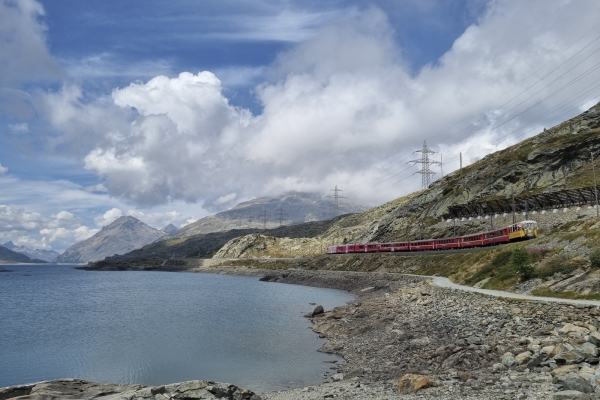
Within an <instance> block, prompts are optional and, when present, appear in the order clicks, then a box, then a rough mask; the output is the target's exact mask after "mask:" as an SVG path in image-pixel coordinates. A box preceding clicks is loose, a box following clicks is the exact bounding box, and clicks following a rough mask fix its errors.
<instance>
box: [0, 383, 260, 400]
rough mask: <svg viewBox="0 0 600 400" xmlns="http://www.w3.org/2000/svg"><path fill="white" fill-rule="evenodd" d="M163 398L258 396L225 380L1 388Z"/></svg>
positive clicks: (239, 399) (51, 395)
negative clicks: (159, 384) (165, 383)
mask: <svg viewBox="0 0 600 400" xmlns="http://www.w3.org/2000/svg"><path fill="white" fill-rule="evenodd" d="M100 398H101V399H102V400H117V399H118V400H125V399H127V400H138V399H139V400H141V399H144V400H166V399H187V400H194V399H228V400H260V399H261V397H260V396H258V395H256V394H254V392H251V391H249V390H246V389H243V388H239V387H237V386H235V385H230V384H228V383H220V382H212V381H188V382H182V383H173V384H170V385H164V386H144V385H115V384H103V383H97V382H89V381H84V380H81V379H58V380H54V381H44V382H38V383H32V384H28V385H20V386H10V387H7V388H0V400H5V399H18V400H25V399H27V400H42V399H44V400H47V399H81V400H90V399H100Z"/></svg>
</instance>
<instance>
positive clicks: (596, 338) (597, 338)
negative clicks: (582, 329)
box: [588, 331, 600, 346]
mask: <svg viewBox="0 0 600 400" xmlns="http://www.w3.org/2000/svg"><path fill="white" fill-rule="evenodd" d="M588 342H590V343H591V344H593V345H594V346H598V345H599V344H600V332H598V331H592V332H590V334H589V336H588Z"/></svg>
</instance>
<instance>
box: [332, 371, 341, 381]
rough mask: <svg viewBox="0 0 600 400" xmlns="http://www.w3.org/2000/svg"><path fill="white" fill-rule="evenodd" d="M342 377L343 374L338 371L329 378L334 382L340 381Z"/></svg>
mask: <svg viewBox="0 0 600 400" xmlns="http://www.w3.org/2000/svg"><path fill="white" fill-rule="evenodd" d="M342 379H344V375H343V374H339V373H338V374H333V375H331V380H332V381H334V382H337V381H341V380H342Z"/></svg>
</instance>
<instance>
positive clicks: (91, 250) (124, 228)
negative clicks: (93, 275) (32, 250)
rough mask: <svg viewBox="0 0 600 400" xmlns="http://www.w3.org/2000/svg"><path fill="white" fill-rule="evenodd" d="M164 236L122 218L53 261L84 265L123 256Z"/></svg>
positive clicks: (130, 218)
mask: <svg viewBox="0 0 600 400" xmlns="http://www.w3.org/2000/svg"><path fill="white" fill-rule="evenodd" d="M162 236H164V232H162V231H159V230H157V229H154V228H151V227H150V226H148V225H146V224H145V223H143V222H142V221H140V220H138V219H137V218H134V217H131V216H123V217H120V218H119V219H117V220H116V221H114V222H113V223H111V224H110V225H108V226H105V227H103V228H102V230H101V231H100V232H98V233H96V234H95V235H94V236H92V237H91V238H89V239H86V240H83V241H81V242H79V243H76V244H74V245H73V246H71V247H69V248H68V249H67V250H65V252H64V253H62V254H61V255H60V256H58V257H57V258H56V259H55V260H54V261H55V262H59V263H84V262H89V261H98V260H102V259H104V258H105V257H109V256H113V255H115V254H125V253H128V252H130V251H132V250H134V249H138V248H140V247H142V246H144V245H146V244H148V243H151V242H153V241H155V240H156V239H158V238H160V237H162Z"/></svg>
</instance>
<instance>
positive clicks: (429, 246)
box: [409, 239, 435, 251]
mask: <svg viewBox="0 0 600 400" xmlns="http://www.w3.org/2000/svg"><path fill="white" fill-rule="evenodd" d="M409 245H410V251H421V250H435V240H433V239H427V240H416V241H414V242H410V244H409Z"/></svg>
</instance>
